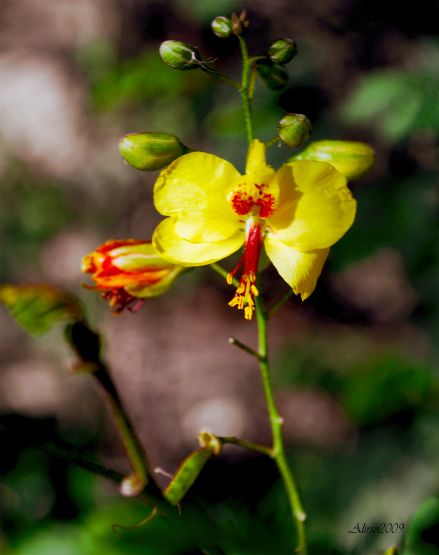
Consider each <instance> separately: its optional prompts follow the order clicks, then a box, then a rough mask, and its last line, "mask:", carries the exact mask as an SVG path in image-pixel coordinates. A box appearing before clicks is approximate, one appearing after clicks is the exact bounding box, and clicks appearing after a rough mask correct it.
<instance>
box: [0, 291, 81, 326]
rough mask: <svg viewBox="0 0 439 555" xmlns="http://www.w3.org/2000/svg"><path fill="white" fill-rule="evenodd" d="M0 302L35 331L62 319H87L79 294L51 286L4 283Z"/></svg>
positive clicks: (17, 318)
mask: <svg viewBox="0 0 439 555" xmlns="http://www.w3.org/2000/svg"><path fill="white" fill-rule="evenodd" d="M0 303H1V304H3V305H4V306H5V307H6V308H7V309H8V310H9V312H10V313H11V315H12V316H13V317H14V318H15V319H16V320H17V322H18V323H19V324H20V326H21V327H23V328H24V329H25V330H26V331H28V332H29V333H32V334H41V333H45V332H47V331H49V330H50V329H51V328H52V327H53V326H55V325H56V324H59V323H61V322H80V321H82V320H84V315H83V312H82V309H81V307H80V305H79V301H78V300H77V299H76V297H74V296H73V295H71V294H70V293H68V292H67V291H64V290H63V289H58V288H56V287H53V286H51V285H45V284H39V285H12V284H6V285H2V286H0Z"/></svg>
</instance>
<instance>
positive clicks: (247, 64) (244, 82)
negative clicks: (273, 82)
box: [237, 35, 253, 144]
mask: <svg viewBox="0 0 439 555" xmlns="http://www.w3.org/2000/svg"><path fill="white" fill-rule="evenodd" d="M237 36H238V40H239V46H240V48H241V55H242V79H241V88H240V90H239V92H240V93H241V99H242V107H243V110H244V121H245V131H246V134H247V141H248V144H250V143H251V142H252V140H253V119H252V107H251V97H250V93H251V91H250V85H251V83H250V70H251V65H252V64H251V61H250V58H249V56H248V50H247V44H246V42H245V40H244V39H243V38H242V37H241V35H237Z"/></svg>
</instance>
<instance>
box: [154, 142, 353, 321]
mask: <svg viewBox="0 0 439 555" xmlns="http://www.w3.org/2000/svg"><path fill="white" fill-rule="evenodd" d="M154 203H155V206H156V208H157V210H158V211H159V212H160V213H161V214H163V215H164V216H168V217H167V218H166V219H165V220H163V221H162V222H161V223H160V224H159V225H158V226H157V228H156V230H155V232H154V235H153V239H152V240H153V245H154V247H155V249H156V251H157V252H158V253H159V254H160V256H162V257H163V258H165V259H167V260H169V261H171V262H173V263H174V264H178V265H181V266H202V265H204V264H211V263H213V262H216V261H217V260H220V259H222V258H225V257H226V256H229V255H230V254H232V253H233V252H235V251H237V250H238V249H239V248H240V247H241V246H242V245H243V244H244V253H243V256H242V259H241V260H240V262H239V263H238V265H237V266H236V267H235V268H234V270H232V272H230V274H229V276H228V282H229V283H231V282H232V279H233V276H234V275H235V274H236V273H237V272H238V270H239V269H240V268H242V275H241V278H240V280H239V285H238V288H237V290H236V293H235V296H234V298H233V299H232V300H231V301H230V305H231V306H237V307H238V308H239V309H243V310H244V315H245V318H247V319H251V318H252V316H253V312H254V306H255V303H254V299H255V297H256V296H257V295H258V290H257V288H256V274H257V269H258V262H259V255H260V251H261V248H262V245H264V247H265V250H266V253H267V255H268V257H269V259H270V260H271V262H272V263H273V264H274V266H275V267H276V269H277V271H278V272H279V274H280V275H281V276H282V278H283V279H284V280H285V281H286V282H287V283H288V284H289V285H290V286H291V287H292V289H293V291H294V293H295V294H300V295H301V298H302V300H305V299H306V298H307V297H309V295H311V293H312V292H313V290H314V288H315V285H316V282H317V278H318V277H319V275H320V273H321V271H322V267H323V264H324V262H325V260H326V258H327V256H328V252H329V247H330V246H331V245H333V244H334V243H335V242H336V241H338V239H340V237H341V236H342V235H343V234H344V233H345V232H346V231H347V230H348V229H349V227H350V226H351V225H352V222H353V221H354V217H355V208H356V202H355V200H354V199H353V198H352V195H351V193H350V191H349V189H348V187H347V185H346V178H345V177H344V176H343V175H341V174H340V173H339V172H338V171H337V170H336V169H335V168H334V167H333V166H331V165H330V164H327V163H325V162H315V161H310V160H303V161H297V162H296V161H295V162H291V163H289V164H285V165H284V166H282V167H281V168H280V169H279V170H278V171H277V172H275V171H274V170H273V168H271V167H270V166H268V165H267V163H266V161H265V146H264V145H263V144H262V143H261V142H260V141H258V140H254V141H253V142H252V144H251V145H250V148H249V151H248V156H247V165H246V171H245V174H244V175H240V173H239V172H238V171H237V170H236V168H235V167H234V166H233V165H232V164H230V163H229V162H227V161H226V160H222V159H221V158H218V157H217V156H213V155H212V154H206V153H203V152H192V153H189V154H186V155H184V156H181V157H180V158H178V159H177V160H175V161H174V162H173V163H172V164H171V165H170V166H168V167H167V168H166V169H164V170H163V171H162V172H161V174H160V176H159V178H158V180H157V182H156V184H155V187H154Z"/></svg>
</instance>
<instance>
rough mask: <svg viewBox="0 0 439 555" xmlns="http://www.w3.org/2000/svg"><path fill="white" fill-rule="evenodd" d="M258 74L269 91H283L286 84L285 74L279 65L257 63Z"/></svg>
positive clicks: (286, 76) (286, 77)
mask: <svg viewBox="0 0 439 555" xmlns="http://www.w3.org/2000/svg"><path fill="white" fill-rule="evenodd" d="M257 67H258V72H259V75H260V77H261V79H262V80H263V81H264V83H265V84H266V85H267V87H268V88H269V89H273V90H279V89H283V88H284V87H285V85H286V84H287V83H288V74H287V72H286V71H285V70H284V69H283V68H282V67H281V66H279V65H276V64H273V63H270V62H259V63H258V66H257Z"/></svg>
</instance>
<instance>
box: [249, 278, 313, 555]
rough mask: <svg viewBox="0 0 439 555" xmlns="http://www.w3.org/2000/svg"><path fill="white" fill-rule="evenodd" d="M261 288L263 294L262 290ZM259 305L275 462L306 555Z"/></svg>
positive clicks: (302, 520)
mask: <svg viewBox="0 0 439 555" xmlns="http://www.w3.org/2000/svg"><path fill="white" fill-rule="evenodd" d="M260 285H261V284H259V285H258V290H259V292H260V293H261V291H262V288H261V286H260ZM255 304H256V308H255V309H256V320H257V325H258V343H259V349H258V352H259V367H260V370H261V376H262V382H263V385H264V391H265V398H266V401H267V410H268V416H269V419H270V424H271V432H272V436H273V459H274V460H275V462H276V465H277V467H278V469H279V472H280V474H281V476H282V480H283V482H284V485H285V489H286V492H287V495H288V500H289V503H290V508H291V514H292V517H293V521H294V524H295V527H296V532H297V547H296V553H298V554H300V555H306V554H307V545H306V532H305V520H306V513H305V511H304V509H303V506H302V502H301V499H300V496H299V491H298V489H297V485H296V482H295V480H294V476H293V474H292V472H291V469H290V468H289V466H288V462H287V459H286V456H285V447H284V442H283V436H282V424H283V419H282V417H281V416H280V414H279V411H278V409H277V406H276V401H275V399H274V394H273V387H272V384H271V375H270V365H269V359H268V338H267V315H266V312H265V310H264V307H263V305H262V300H261V296H260V295H259V296H258V297H256V299H255Z"/></svg>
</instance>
